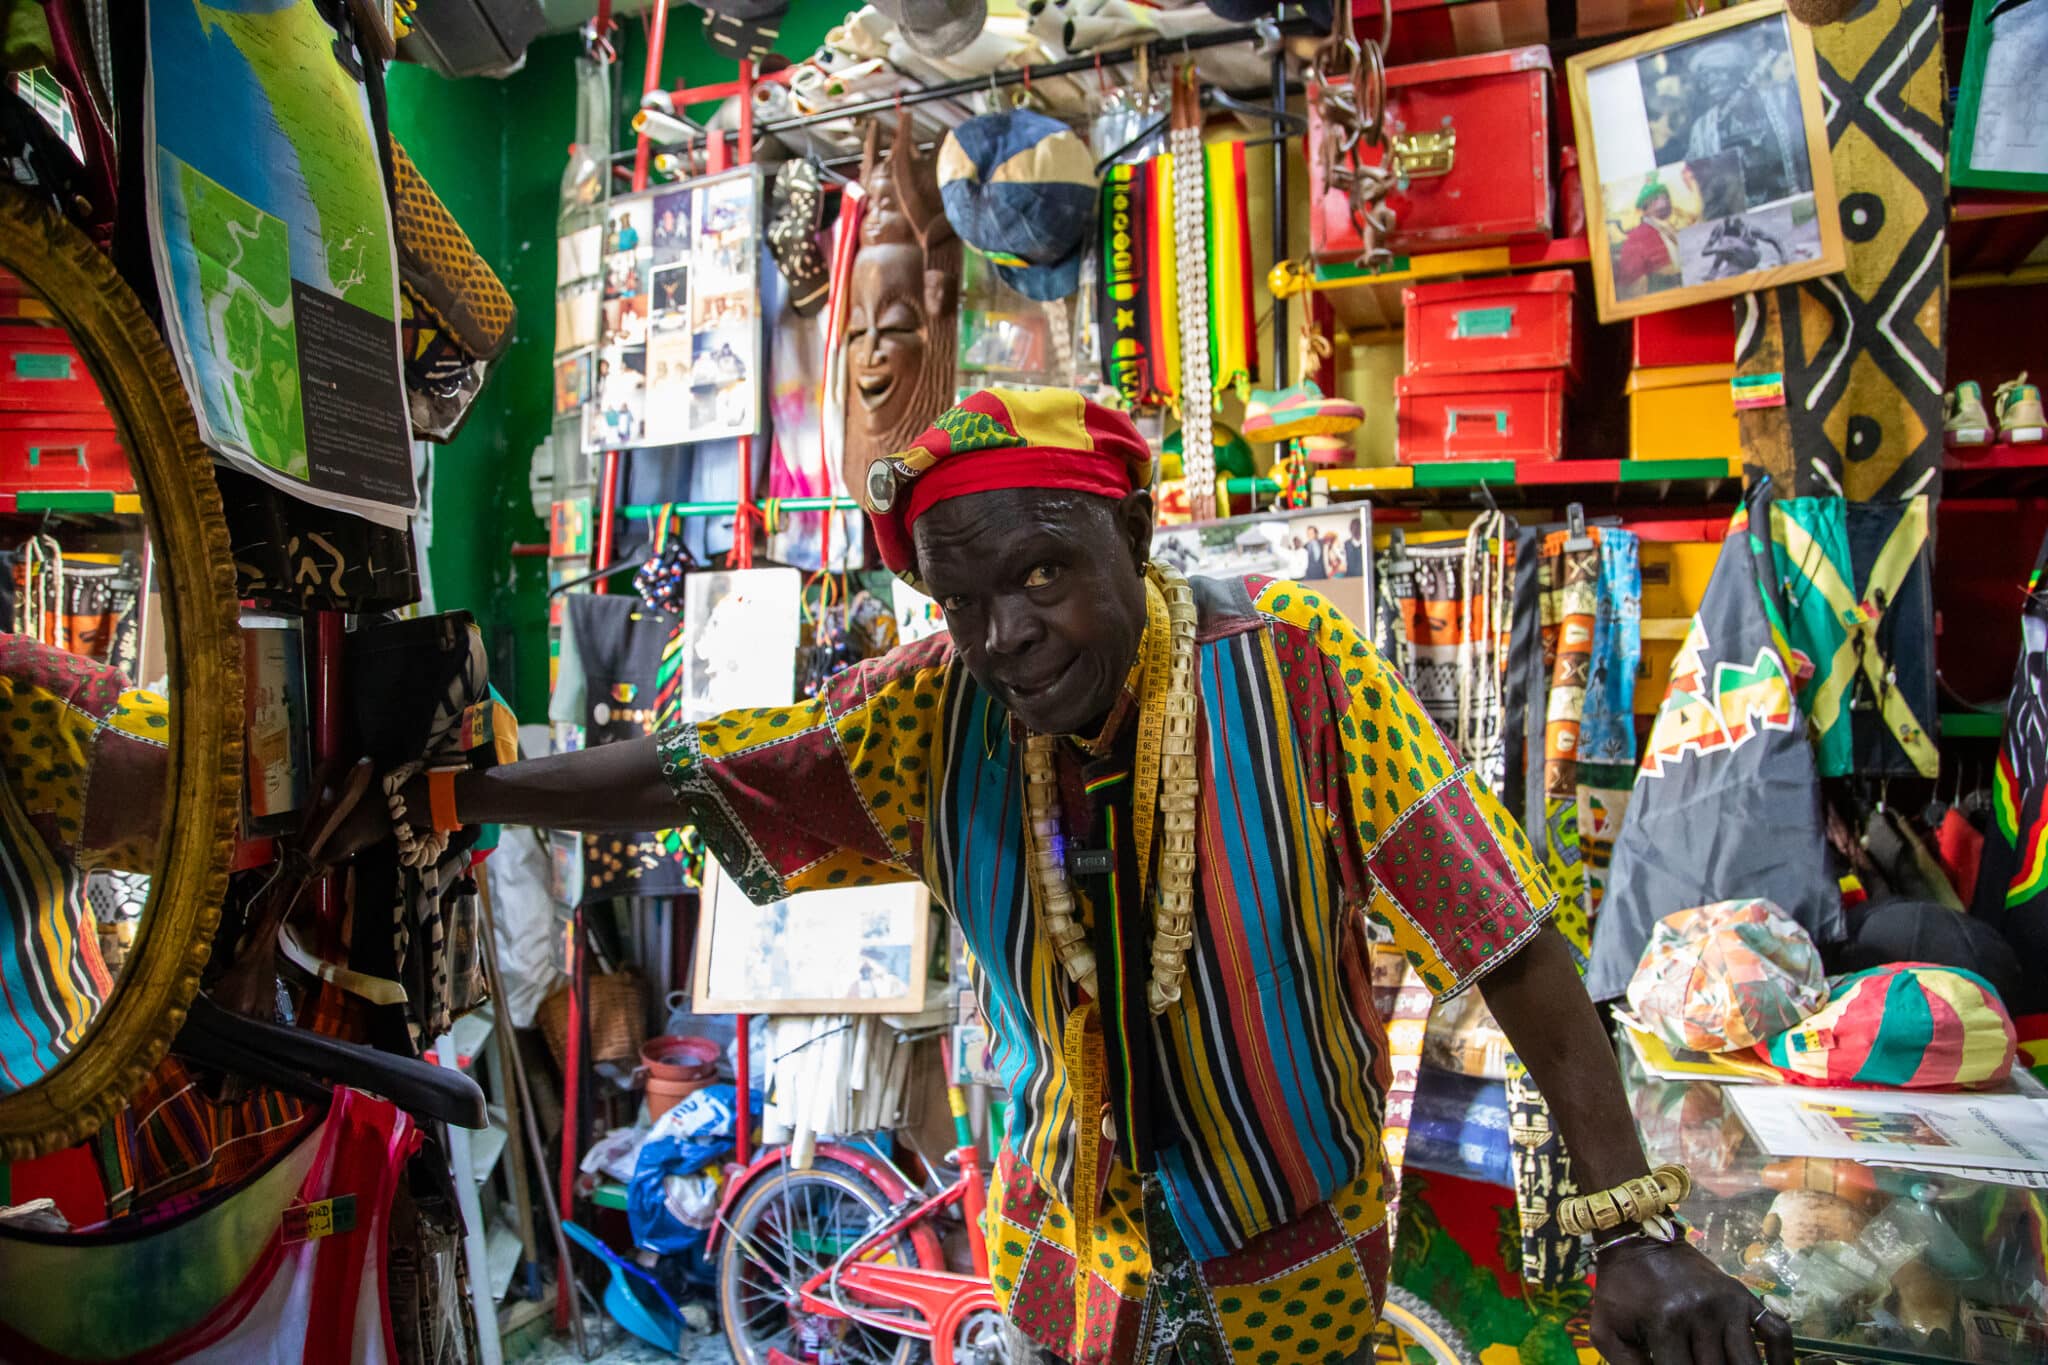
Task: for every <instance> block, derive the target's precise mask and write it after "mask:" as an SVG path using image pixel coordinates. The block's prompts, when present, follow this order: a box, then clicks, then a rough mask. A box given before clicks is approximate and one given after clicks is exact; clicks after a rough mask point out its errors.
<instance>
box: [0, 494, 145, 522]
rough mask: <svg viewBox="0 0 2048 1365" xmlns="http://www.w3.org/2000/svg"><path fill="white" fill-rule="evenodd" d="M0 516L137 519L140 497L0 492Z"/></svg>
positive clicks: (134, 495)
mask: <svg viewBox="0 0 2048 1365" xmlns="http://www.w3.org/2000/svg"><path fill="white" fill-rule="evenodd" d="M0 512H98V513H101V514H104V515H128V516H139V515H141V512H142V497H141V495H140V494H137V493H116V492H113V491H111V490H102V489H82V488H81V489H64V490H61V491H60V490H55V489H52V490H49V491H44V492H31V491H24V492H20V493H5V492H0Z"/></svg>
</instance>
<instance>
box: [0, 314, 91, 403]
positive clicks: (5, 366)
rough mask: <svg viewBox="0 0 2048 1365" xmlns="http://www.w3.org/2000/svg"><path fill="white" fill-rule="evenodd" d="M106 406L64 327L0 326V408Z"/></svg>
mask: <svg viewBox="0 0 2048 1365" xmlns="http://www.w3.org/2000/svg"><path fill="white" fill-rule="evenodd" d="M106 406H107V405H106V402H105V400H103V399H102V398H101V397H100V386H99V385H98V384H97V383H95V382H94V381H93V377H92V371H90V370H88V369H86V367H85V361H84V360H82V359H80V357H79V354H78V348H77V347H75V346H73V345H72V344H71V338H70V337H69V336H67V335H66V334H65V332H64V329H63V328H61V327H0V412H97V413H104V412H105V411H106ZM102 420H104V419H102Z"/></svg>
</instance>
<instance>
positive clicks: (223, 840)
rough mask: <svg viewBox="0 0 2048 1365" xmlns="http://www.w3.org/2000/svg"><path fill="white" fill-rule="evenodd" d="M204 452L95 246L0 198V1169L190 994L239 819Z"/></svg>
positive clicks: (79, 1116) (115, 1090)
mask: <svg viewBox="0 0 2048 1365" xmlns="http://www.w3.org/2000/svg"><path fill="white" fill-rule="evenodd" d="M235 609H236V607H235V601H234V571H233V561H232V558H231V556H230V555H229V552H228V546H227V536H226V530H225V520H224V518H223V516H222V513H221V508H220V496H219V493H218V491H217V489H216V487H215V484H214V480H213V471H212V462H211V460H210V458H209V456H208V455H207V452H206V450H205V448H204V447H203V446H201V445H200V444H199V438H198V429H197V424H196V423H195V421H194V419H193V416H192V410H191V407H190V405H189V403H188V402H187V399H186V396H185V391H184V387H183V384H182V382H181V381H180V379H179V375H178V370H177V366H176V364H175V363H174V362H173V360H172V358H171V355H170V352H169V351H168V350H167V349H166V347H165V345H164V342H163V339H162V337H161V336H160V335H159V333H158V332H157V331H156V329H155V328H154V327H153V326H152V324H151V323H150V322H149V320H148V318H147V317H146V316H145V315H144V313H143V310H142V306H141V304H140V302H139V301H138V300H137V299H136V298H135V295H134V294H133V292H132V291H130V290H129V289H128V287H127V286H126V285H125V284H124V283H123V282H122V280H121V279H120V277H119V276H118V275H117V274H116V272H115V271H114V269H113V267H112V265H111V264H110V263H109V262H108V261H107V258H106V257H105V255H104V254H103V253H102V252H101V251H100V250H99V249H98V248H97V247H95V246H94V245H93V243H92V242H91V241H89V240H88V239H87V238H86V237H85V236H84V235H83V234H82V233H80V232H79V231H78V230H77V229H76V228H74V227H72V226H71V224H69V223H68V222H67V221H66V220H65V219H64V218H62V217H61V216H60V215H59V214H58V213H57V212H56V211H55V210H54V209H53V208H52V207H51V206H50V205H49V204H48V203H47V202H45V201H42V200H39V199H37V198H35V197H34V196H32V195H31V194H29V193H27V192H24V191H22V190H19V189H15V188H13V187H0V1160H8V1159H19V1158H22V1157H25V1156H32V1155H36V1154H38V1153H41V1152H44V1151H48V1150H51V1149H53V1148H55V1147H59V1146H63V1145H65V1144H67V1143H70V1142H75V1141H78V1140H79V1139H81V1138H83V1137H85V1136H86V1135H87V1134H89V1133H91V1132H92V1131H94V1130H95V1129H97V1128H98V1127H99V1126H100V1125H101V1124H102V1123H104V1122H105V1121H106V1119H107V1118H108V1117H110V1116H111V1115H112V1114H113V1113H114V1112H116V1111H117V1110H118V1109H119V1107H120V1106H121V1104H122V1103H123V1102H124V1101H125V1100H126V1099H127V1097H128V1096H129V1095H130V1094H132V1093H133V1092H134V1090H135V1087H136V1086H137V1085H139V1084H140V1083H141V1081H142V1079H143V1078H144V1077H145V1076H147V1074H148V1073H149V1071H150V1070H151V1069H152V1068H153V1067H155V1066H156V1064H157V1062H158V1061H159V1060H161V1059H162V1057H163V1055H164V1051H165V1049H166V1048H168V1047H169V1046H170V1043H171V1040H172V1038H173V1037H174V1036H175V1034H176V1032H177V1029H178V1027H179V1025H180V1024H181V1023H182V1021H183V1018H184V1012H185V1008H186V1006H187V1005H188V1004H189V1003H190V1002H191V999H192V995H193V993H194V992H195V991H196V990H197V988H198V984H199V969H200V966H201V965H202V963H203V962H204V961H205V957H206V953H207V951H208V947H209V943H210V940H211V937H212V932H213V927H214V924H215V922H216V920H217V918H218V906H219V903H220V897H221V894H222V891H223V889H224V887H225V883H226V876H227V868H228V863H229V859H230V857H231V856H232V853H233V845H234V829H235V812H236V808H237V805H238V797H239V783H238V782H237V781H236V774H237V773H238V771H239V757H240V734H241V728H242V726H241V721H242V691H241V645H240V642H239V640H238V638H237V636H236V633H235V624H234V623H235Z"/></svg>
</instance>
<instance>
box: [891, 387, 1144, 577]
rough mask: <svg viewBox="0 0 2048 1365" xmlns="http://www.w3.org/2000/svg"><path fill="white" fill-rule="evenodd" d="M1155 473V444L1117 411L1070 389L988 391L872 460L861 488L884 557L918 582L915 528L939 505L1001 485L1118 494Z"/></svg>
mask: <svg viewBox="0 0 2048 1365" xmlns="http://www.w3.org/2000/svg"><path fill="white" fill-rule="evenodd" d="M1151 479H1152V448H1151V447H1150V446H1148V445H1146V444H1145V438H1144V437H1142V436H1140V435H1139V434H1138V428H1137V427H1136V426H1134V425H1132V423H1131V419H1130V418H1129V417H1128V416H1127V415H1125V414H1124V413H1121V412H1118V411H1117V410H1116V409H1115V408H1106V407H1104V406H1102V404H1100V403H1097V402H1093V401H1091V400H1089V399H1087V398H1083V397H1082V396H1081V395H1080V394H1078V393H1075V392H1073V391H1072V390H1071V389H1032V390H1024V389H983V390H982V391H981V392H980V393H977V394H975V395H974V396H972V397H971V398H968V399H966V400H964V401H962V402H961V403H959V404H958V405H956V406H954V407H952V408H949V409H947V410H946V411H945V412H944V413H942V414H940V416H939V418H938V420H937V421H935V422H933V423H932V424H931V425H930V426H929V427H926V428H925V430H924V434H923V435H922V436H919V437H918V438H917V440H916V441H914V442H912V443H911V446H910V449H908V450H905V451H902V452H900V453H898V454H895V455H890V456H886V457H884V458H882V459H879V460H876V461H875V462H874V463H873V464H870V465H869V466H868V474H867V483H866V486H865V488H863V489H862V493H863V501H865V502H866V503H867V507H868V512H869V515H870V516H872V517H873V519H874V524H875V543H876V545H877V546H878V547H880V549H881V551H882V562H883V563H884V564H886V565H888V566H889V571H890V572H891V573H893V574H895V575H896V576H897V577H898V578H901V579H903V580H904V581H905V582H906V583H909V584H910V585H911V586H913V587H917V586H918V578H917V551H916V547H915V546H914V545H913V544H912V542H911V539H910V530H911V527H912V526H914V525H915V524H916V522H917V518H918V517H919V516H920V515H922V514H923V513H924V512H925V510H926V509H927V508H930V507H932V506H934V505H935V504H937V503H941V502H944V501H945V500H946V499H948V498H959V497H965V496H967V495H968V494H970V493H986V492H990V491H992V490H994V489H998V488H1046V489H1058V490H1062V491H1065V492H1069V493H1092V494H1095V495H1096V496H1098V497H1104V498H1121V497H1123V496H1124V495H1125V494H1127V493H1129V492H1130V491H1131V490H1132V489H1134V488H1143V487H1145V486H1146V485H1148V484H1149V483H1150V482H1151Z"/></svg>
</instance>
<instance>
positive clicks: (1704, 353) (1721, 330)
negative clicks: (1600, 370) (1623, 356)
mask: <svg viewBox="0 0 2048 1365" xmlns="http://www.w3.org/2000/svg"><path fill="white" fill-rule="evenodd" d="M1633 322H1634V325H1635V342H1636V353H1635V368H1636V369H1638V370H1657V369H1663V368H1665V367H1667V366H1671V365H1733V364H1734V363H1735V301H1734V300H1733V299H1716V300H1714V301H1713V302H1711V303H1696V304H1694V305H1693V306H1692V307H1690V308H1673V309H1671V310H1669V311H1668V312H1663V313H1645V314H1643V315H1642V316H1641V317H1639V318H1635V319H1633Z"/></svg>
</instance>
